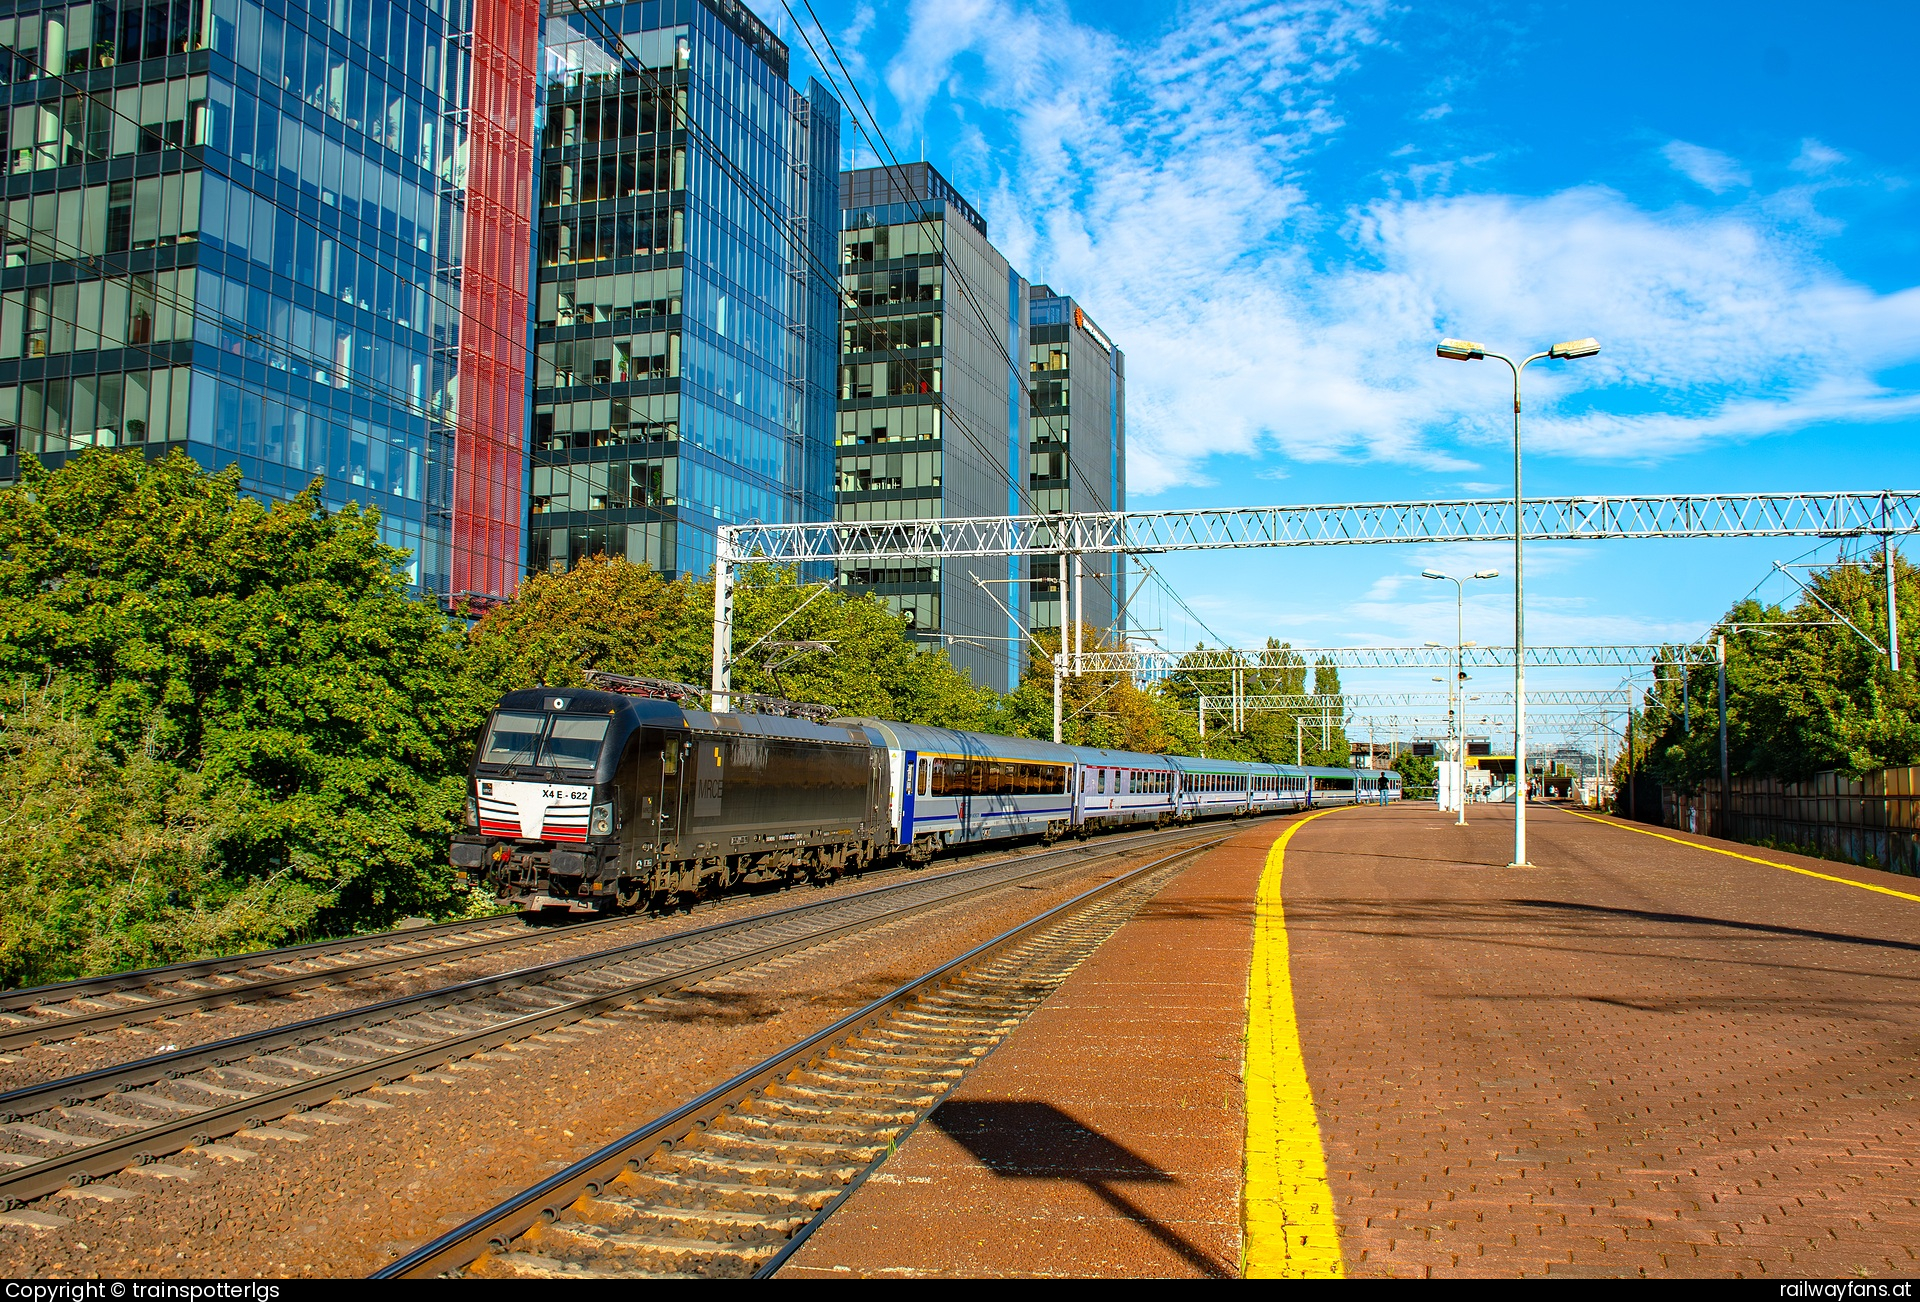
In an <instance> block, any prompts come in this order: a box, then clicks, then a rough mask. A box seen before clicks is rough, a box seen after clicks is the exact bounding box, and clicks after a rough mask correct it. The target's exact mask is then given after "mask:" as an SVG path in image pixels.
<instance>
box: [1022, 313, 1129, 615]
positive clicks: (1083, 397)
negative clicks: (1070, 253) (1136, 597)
mask: <svg viewBox="0 0 1920 1302" xmlns="http://www.w3.org/2000/svg"><path fill="white" fill-rule="evenodd" d="M1029 321H1030V329H1029V337H1028V343H1027V350H1028V351H1027V372H1028V390H1029V413H1030V422H1031V426H1030V441H1029V443H1028V448H1027V455H1028V484H1029V486H1030V487H1031V490H1032V495H1033V505H1034V509H1035V510H1036V511H1039V512H1041V513H1042V514H1051V513H1053V512H1055V511H1124V510H1126V509H1127V359H1126V354H1124V353H1122V352H1121V351H1120V350H1119V349H1118V348H1116V347H1115V346H1114V344H1113V341H1112V340H1111V339H1109V338H1108V337H1107V335H1106V332H1105V331H1103V330H1102V329H1100V327H1099V326H1098V325H1096V324H1094V322H1093V319H1092V318H1091V317H1089V316H1088V315H1087V314H1086V312H1085V311H1083V310H1082V309H1081V307H1080V305H1079V304H1078V303H1076V302H1074V301H1073V299H1071V298H1069V297H1067V296H1065V295H1063V294H1056V293H1054V292H1053V290H1052V289H1050V288H1048V287H1047V286H1045V285H1035V286H1034V287H1033V295H1032V306H1031V308H1030V309H1029ZM1124 564H1125V562H1124V560H1123V558H1120V557H1115V556H1088V557H1085V558H1084V559H1082V561H1081V563H1080V568H1081V576H1082V579H1083V581H1084V582H1085V583H1086V590H1085V591H1084V592H1083V593H1082V594H1081V595H1080V599H1079V602H1078V603H1077V604H1078V605H1079V608H1080V618H1081V620H1082V622H1083V623H1084V624H1085V626H1086V627H1087V628H1088V629H1089V630H1090V632H1089V634H1088V636H1090V637H1091V636H1093V635H1094V633H1095V632H1097V631H1098V630H1101V629H1113V630H1115V632H1116V633H1124V630H1122V629H1119V627H1118V624H1119V620H1120V613H1121V612H1120V602H1121V596H1120V594H1121V590H1122V587H1123V584H1124V579H1123V575H1124V569H1123V568H1122V567H1123V566H1124ZM1033 579H1034V583H1033V627H1034V628H1035V629H1046V630H1057V629H1059V627H1060V564H1059V562H1058V561H1054V560H1045V559H1036V560H1035V561H1034V562H1033Z"/></svg>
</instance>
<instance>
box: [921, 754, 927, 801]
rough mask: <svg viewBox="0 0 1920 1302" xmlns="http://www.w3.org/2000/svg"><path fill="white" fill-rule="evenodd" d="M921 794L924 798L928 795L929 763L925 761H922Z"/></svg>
mask: <svg viewBox="0 0 1920 1302" xmlns="http://www.w3.org/2000/svg"><path fill="white" fill-rule="evenodd" d="M920 794H921V795H923V796H924V795H926V794H927V762H926V761H925V760H921V761H920Z"/></svg>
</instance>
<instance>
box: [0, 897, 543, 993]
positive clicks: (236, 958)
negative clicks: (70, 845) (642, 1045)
mask: <svg viewBox="0 0 1920 1302" xmlns="http://www.w3.org/2000/svg"><path fill="white" fill-rule="evenodd" d="M514 921H516V917H515V915H512V914H502V915H500V916H498V917H494V918H462V919H460V920H459V921H457V922H436V923H430V924H428V925H427V926H424V927H407V928H403V929H401V930H398V931H378V932H374V933H372V934H371V935H366V936H350V937H346V938H344V939H340V940H316V941H312V942H310V943H308V944H304V945H287V946H284V947H282V948H280V949H259V950H254V951H252V952H251V953H247V954H229V955H225V956H223V957H221V958H207V959H195V960H193V961H191V962H187V963H172V964H169V965H167V966H166V967H143V968H136V969H134V970H133V971H130V972H115V973H113V974H111V975H109V976H98V977H80V978H78V979H77V980H73V981H56V982H54V983H52V984H51V985H44V986H25V987H22V988H21V989H18V990H7V991H0V1012H13V1011H16V1010H18V1009H22V1008H35V1007H40V1006H42V1005H46V1004H53V1003H62V1002H65V1001H67V1000H73V999H89V998H92V997H93V996H95V995H111V994H119V993H120V992H122V991H126V990H144V989H147V988H149V987H152V986H163V985H171V984H173V983H174V982H177V981H193V980H198V979H200V978H202V977H216V976H231V975H233V974H234V973H237V972H246V971H251V970H252V969H254V968H259V967H277V966H278V965H280V964H282V963H287V962H300V961H304V960H307V959H314V958H327V957H329V956H331V955H334V954H341V953H352V952H353V951H354V950H356V949H375V948H380V947H382V946H385V945H400V944H405V943H407V942H408V941H411V940H414V939H416V938H428V937H433V936H436V935H444V934H446V933H447V932H459V931H463V930H465V931H483V930H487V929H489V928H491V927H499V926H504V925H508V924H511V923H512V922H514Z"/></svg>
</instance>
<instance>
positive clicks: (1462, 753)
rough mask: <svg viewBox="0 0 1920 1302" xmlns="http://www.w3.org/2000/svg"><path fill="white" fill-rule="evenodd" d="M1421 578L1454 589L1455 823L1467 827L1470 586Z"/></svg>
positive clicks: (1492, 573) (1487, 574) (1480, 573)
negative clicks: (1456, 694) (1457, 699)
mask: <svg viewBox="0 0 1920 1302" xmlns="http://www.w3.org/2000/svg"><path fill="white" fill-rule="evenodd" d="M1420 577H1421V578H1423V579H1445V580H1446V581H1447V582H1448V583H1451V584H1452V585H1453V676H1454V680H1455V681H1454V685H1453V688H1450V689H1449V690H1448V692H1447V698H1448V704H1449V707H1451V704H1452V699H1453V694H1454V691H1455V690H1457V691H1458V692H1459V694H1460V708H1459V710H1457V711H1455V712H1454V717H1455V718H1456V719H1457V720H1458V721H1459V723H1458V729H1457V731H1458V736H1457V741H1458V742H1459V749H1458V750H1457V752H1456V753H1455V755H1454V762H1455V763H1457V764H1458V765H1459V766H1460V773H1459V778H1460V782H1459V787H1460V790H1459V792H1458V793H1457V794H1458V795H1459V797H1460V801H1459V803H1460V809H1459V815H1460V816H1459V817H1458V818H1456V819H1454V823H1455V825H1456V826H1459V827H1465V826H1466V825H1467V798H1466V785H1467V665H1466V657H1467V648H1468V647H1470V646H1472V645H1473V643H1471V642H1468V641H1466V640H1465V638H1466V633H1467V609H1466V608H1467V589H1466V583H1465V580H1462V579H1458V578H1455V577H1454V576H1453V575H1451V574H1442V573H1441V572H1440V571H1439V570H1421V571H1420ZM1469 577H1470V578H1475V579H1497V578H1499V577H1500V571H1499V570H1475V571H1474V572H1473V573H1472V574H1471V575H1470V576H1469ZM1427 645H1428V646H1439V645H1441V644H1440V643H1437V642H1429V643H1427Z"/></svg>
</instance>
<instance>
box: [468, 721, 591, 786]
mask: <svg viewBox="0 0 1920 1302" xmlns="http://www.w3.org/2000/svg"><path fill="white" fill-rule="evenodd" d="M611 723H612V720H610V719H606V718H596V717H593V716H591V715H565V714H562V715H551V714H532V713H528V712H526V711H522V710H502V711H500V712H499V713H498V714H496V715H494V717H493V726H492V727H491V728H489V729H488V730H487V744H486V745H485V746H484V747H482V748H481V751H480V762H481V763H482V764H501V765H511V766H527V767H535V766H537V767H541V768H555V769H577V770H582V771H587V772H591V771H592V769H593V767H594V765H595V763H596V762H597V761H598V760H599V758H600V747H601V745H602V744H604V743H605V741H606V740H607V728H608V727H609V725H610V724H611ZM536 754H537V755H538V758H537V759H536V758H535V756H536Z"/></svg>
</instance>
